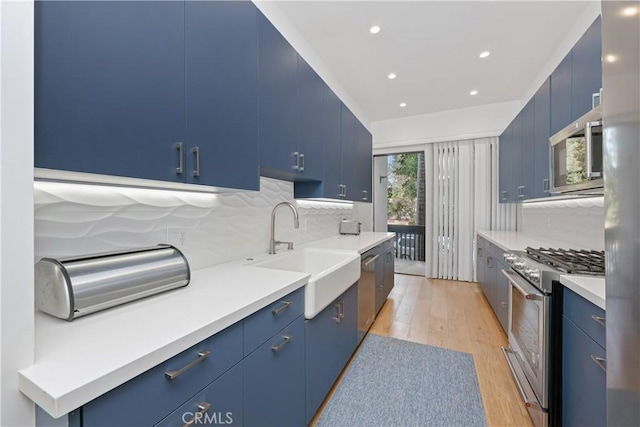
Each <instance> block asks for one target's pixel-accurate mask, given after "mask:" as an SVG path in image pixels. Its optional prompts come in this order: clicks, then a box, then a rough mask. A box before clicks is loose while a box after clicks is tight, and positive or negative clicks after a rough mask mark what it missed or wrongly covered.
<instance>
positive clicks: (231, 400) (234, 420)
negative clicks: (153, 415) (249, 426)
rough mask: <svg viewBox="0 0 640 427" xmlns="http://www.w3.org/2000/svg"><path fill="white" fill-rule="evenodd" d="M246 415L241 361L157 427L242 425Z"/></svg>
mask: <svg viewBox="0 0 640 427" xmlns="http://www.w3.org/2000/svg"><path fill="white" fill-rule="evenodd" d="M138 403H140V402H138ZM243 416H244V411H243V409H242V362H241V363H238V364H237V365H235V366H234V367H233V368H231V369H230V370H229V371H227V372H226V373H225V374H224V375H222V376H221V377H220V378H218V379H217V380H215V381H214V382H213V383H211V384H210V385H209V386H207V387H206V388H205V389H204V390H202V391H201V392H200V393H198V394H197V395H195V396H194V397H193V398H191V399H190V400H189V401H188V402H187V403H185V404H184V405H182V406H181V407H180V408H178V409H176V410H175V411H173V412H172V413H171V415H169V416H168V417H167V418H165V419H164V420H162V421H161V422H159V423H158V424H157V426H162V427H169V426H184V425H187V424H189V425H194V426H197V425H231V426H241V425H243V423H244V420H243Z"/></svg>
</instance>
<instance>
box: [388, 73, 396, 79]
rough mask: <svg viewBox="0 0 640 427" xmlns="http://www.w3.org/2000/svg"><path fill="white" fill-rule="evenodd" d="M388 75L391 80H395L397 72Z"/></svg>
mask: <svg viewBox="0 0 640 427" xmlns="http://www.w3.org/2000/svg"><path fill="white" fill-rule="evenodd" d="M387 77H388V78H389V80H393V79H395V78H396V77H397V76H396V73H389V75H388V76H387Z"/></svg>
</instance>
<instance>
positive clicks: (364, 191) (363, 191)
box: [362, 190, 369, 200]
mask: <svg viewBox="0 0 640 427" xmlns="http://www.w3.org/2000/svg"><path fill="white" fill-rule="evenodd" d="M362 200H369V192H368V191H367V190H362Z"/></svg>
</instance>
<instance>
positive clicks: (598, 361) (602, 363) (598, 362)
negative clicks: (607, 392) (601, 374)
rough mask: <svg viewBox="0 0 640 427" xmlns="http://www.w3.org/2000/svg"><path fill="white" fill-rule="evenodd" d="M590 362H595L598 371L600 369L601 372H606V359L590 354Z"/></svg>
mask: <svg viewBox="0 0 640 427" xmlns="http://www.w3.org/2000/svg"><path fill="white" fill-rule="evenodd" d="M591 360H593V361H594V362H596V365H598V366H600V369H602V370H603V371H605V372H607V359H605V358H603V357H598V356H594V355H593V354H592V355H591Z"/></svg>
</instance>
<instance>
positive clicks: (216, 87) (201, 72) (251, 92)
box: [185, 1, 260, 190]
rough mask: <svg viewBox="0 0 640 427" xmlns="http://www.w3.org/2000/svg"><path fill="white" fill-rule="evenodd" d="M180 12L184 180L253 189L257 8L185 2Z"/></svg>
mask: <svg viewBox="0 0 640 427" xmlns="http://www.w3.org/2000/svg"><path fill="white" fill-rule="evenodd" d="M185 16H186V18H185V19H186V104H187V122H186V125H187V134H186V142H187V147H186V159H187V162H186V177H187V182H190V183H194V184H205V185H215V186H220V187H229V188H240V189H247V190H258V189H259V185H260V172H259V166H258V153H259V147H258V75H257V74H258V38H257V37H258V36H257V9H256V7H255V6H254V5H253V3H251V2H249V1H237V2H217V1H212V2H198V1H195V2H194V1H188V2H186V4H185ZM195 150H197V152H196V151H195ZM196 156H199V158H198V159H197V158H196ZM196 170H197V171H196ZM194 171H196V172H195V173H194Z"/></svg>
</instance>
